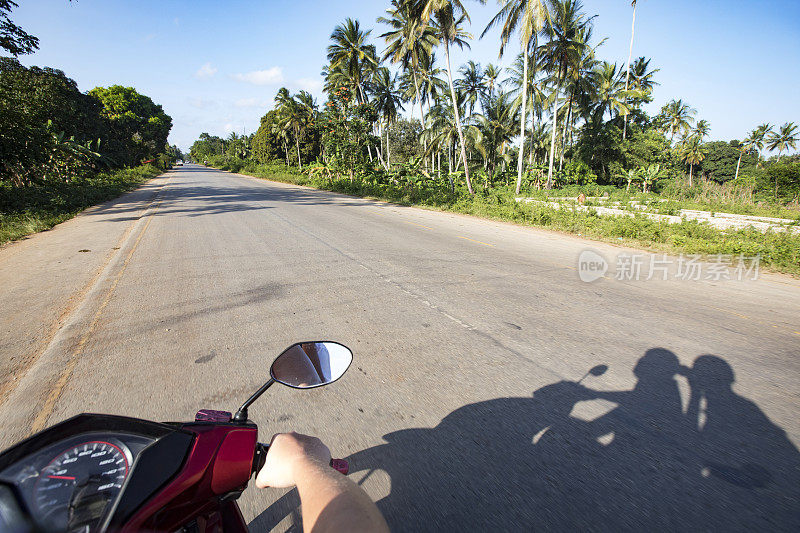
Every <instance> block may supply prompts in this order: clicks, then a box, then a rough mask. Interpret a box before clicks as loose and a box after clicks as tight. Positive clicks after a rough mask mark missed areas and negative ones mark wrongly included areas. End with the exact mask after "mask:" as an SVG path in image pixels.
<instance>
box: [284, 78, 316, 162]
mask: <svg viewBox="0 0 800 533" xmlns="http://www.w3.org/2000/svg"><path fill="white" fill-rule="evenodd" d="M275 104H276V109H277V110H278V112H279V113H280V116H281V124H282V126H283V129H284V130H285V131H289V130H291V131H292V133H293V134H294V142H295V147H296V149H297V166H298V167H299V168H301V169H302V168H303V162H302V160H301V159H300V134H301V132H302V131H303V130H304V129H305V128H306V126H307V125H308V123H309V122H310V121H311V120H312V119H313V114H314V108H315V107H316V104H315V103H314V97H313V96H311V94H309V93H308V92H306V91H300V93H299V94H298V95H297V96H295V97H292V96H291V95H290V94H289V91H288V89H286V87H281V89H280V90H279V91H278V94H277V95H275Z"/></svg>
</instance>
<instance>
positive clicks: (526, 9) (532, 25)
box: [481, 0, 549, 194]
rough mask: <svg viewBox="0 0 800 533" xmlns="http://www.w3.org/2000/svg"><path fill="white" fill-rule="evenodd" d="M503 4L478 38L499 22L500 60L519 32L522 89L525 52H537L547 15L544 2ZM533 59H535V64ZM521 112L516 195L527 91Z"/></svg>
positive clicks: (516, 0)
mask: <svg viewBox="0 0 800 533" xmlns="http://www.w3.org/2000/svg"><path fill="white" fill-rule="evenodd" d="M498 3H499V4H500V5H502V8H501V9H500V11H499V12H498V13H497V15H495V16H494V17H493V18H492V19H491V20H490V21H489V24H487V25H486V29H484V30H483V33H482V34H481V37H483V36H484V35H486V32H487V31H489V29H490V28H492V27H493V26H496V25H498V24H500V23H502V24H503V28H502V30H501V31H500V57H502V56H503V51H504V50H505V47H506V45H507V44H508V41H509V39H510V38H511V36H512V35H513V34H514V33H515V32H516V31H517V30H519V34H520V49H521V50H522V66H523V69H522V70H523V72H522V87H525V88H527V87H528V53H529V51H530V50H531V49H533V50H534V54H535V51H536V49H537V42H536V38H537V36H538V35H539V33H540V32H541V31H542V29H543V28H544V24H545V21H546V20H547V18H548V16H549V14H548V11H547V7H546V6H545V2H544V0H498ZM535 63H536V58H535V56H534V64H535ZM521 99H522V101H521V113H520V116H519V130H520V132H519V136H520V147H519V155H518V158H517V184H516V194H519V190H520V187H521V186H522V162H523V161H524V159H525V124H526V123H527V121H528V91H527V89H526V90H523V91H521Z"/></svg>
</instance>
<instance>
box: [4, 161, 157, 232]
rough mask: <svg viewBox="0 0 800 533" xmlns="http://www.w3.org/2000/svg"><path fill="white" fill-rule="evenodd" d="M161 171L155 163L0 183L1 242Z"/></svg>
mask: <svg viewBox="0 0 800 533" xmlns="http://www.w3.org/2000/svg"><path fill="white" fill-rule="evenodd" d="M161 172H163V171H162V170H161V169H159V168H156V167H154V166H153V165H143V166H140V167H136V168H126V169H123V170H117V171H114V172H101V173H99V174H95V175H93V176H90V177H85V178H76V179H72V180H69V181H65V182H57V183H45V184H39V185H31V186H29V187H15V186H13V185H11V184H10V183H0V245H1V244H5V243H6V242H8V241H13V240H16V239H20V238H22V237H25V236H26V235H29V234H31V233H35V232H37V231H42V230H46V229H50V228H52V227H53V226H55V225H56V224H59V223H61V222H64V221H65V220H68V219H70V218H72V217H74V216H75V215H77V214H78V213H79V212H81V211H82V210H84V209H86V208H87V207H90V206H93V205H96V204H99V203H101V202H105V201H106V200H110V199H112V198H116V197H117V196H119V195H120V194H122V193H124V192H126V191H129V190H131V189H133V188H135V187H137V186H139V185H141V184H142V183H144V182H145V181H147V180H148V179H150V178H152V177H154V176H157V175H159V174H161Z"/></svg>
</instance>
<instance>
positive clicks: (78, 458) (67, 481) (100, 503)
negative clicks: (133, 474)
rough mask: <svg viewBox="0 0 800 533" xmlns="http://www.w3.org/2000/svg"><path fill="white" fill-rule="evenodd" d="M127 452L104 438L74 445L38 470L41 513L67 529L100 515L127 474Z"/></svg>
mask: <svg viewBox="0 0 800 533" xmlns="http://www.w3.org/2000/svg"><path fill="white" fill-rule="evenodd" d="M128 469H129V465H128V454H127V453H126V452H125V451H123V449H122V448H121V447H120V446H117V445H115V444H112V443H110V442H105V441H98V440H95V441H89V442H84V443H81V444H78V445H76V446H72V447H70V448H69V449H67V450H65V451H63V452H62V453H61V454H59V455H58V456H56V457H55V458H54V459H53V460H52V461H50V463H49V464H48V465H47V466H46V467H44V468H43V469H42V471H41V472H40V473H39V478H38V480H37V481H36V484H35V486H34V490H33V496H34V502H35V504H36V506H37V507H38V508H39V511H40V513H41V515H40V516H42V517H43V518H44V521H45V522H47V523H48V524H50V525H51V526H54V527H57V528H59V529H67V527H70V528H71V527H73V526H76V525H79V524H82V523H87V522H90V521H92V520H94V519H96V518H97V517H99V516H100V515H101V514H102V513H103V511H104V510H105V508H106V506H107V505H108V503H109V502H112V501H114V499H115V498H116V496H117V494H119V491H120V489H121V488H122V484H123V482H124V481H125V478H126V477H127V476H128Z"/></svg>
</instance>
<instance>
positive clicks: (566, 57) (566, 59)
mask: <svg viewBox="0 0 800 533" xmlns="http://www.w3.org/2000/svg"><path fill="white" fill-rule="evenodd" d="M582 9H583V4H582V3H581V2H580V1H579V0H563V1H562V0H551V9H550V19H549V21H548V24H547V25H546V26H545V30H544V31H545V33H546V34H547V36H548V37H549V38H550V40H549V42H547V43H546V44H544V45H543V49H544V52H545V58H546V64H547V68H548V70H550V71H552V72H553V73H554V74H555V80H556V89H555V93H554V96H553V111H552V115H553V135H551V136H550V164H549V168H548V170H547V188H548V189H550V188H552V185H553V163H554V156H555V148H556V136H557V133H558V97H559V93H560V92H561V86H562V83H563V81H564V79H565V78H566V75H567V71H568V69H569V68H570V66H571V65H573V64H575V63H577V62H578V60H579V58H580V57H581V56H582V55H583V52H584V49H585V47H586V46H587V43H586V40H585V39H584V38H583V37H584V30H585V29H586V27H587V26H589V24H590V23H591V18H590V19H585V18H584V16H583V14H582V13H581V10H582Z"/></svg>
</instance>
